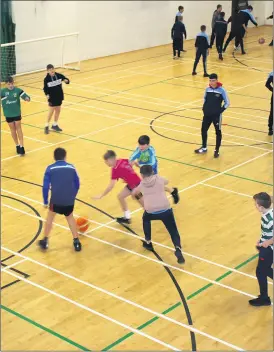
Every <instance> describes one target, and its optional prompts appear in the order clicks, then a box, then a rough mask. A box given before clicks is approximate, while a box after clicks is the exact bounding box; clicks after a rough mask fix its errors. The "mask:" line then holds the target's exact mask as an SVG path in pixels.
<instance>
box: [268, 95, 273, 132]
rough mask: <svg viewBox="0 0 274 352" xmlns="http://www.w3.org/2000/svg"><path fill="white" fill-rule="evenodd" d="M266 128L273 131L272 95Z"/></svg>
mask: <svg viewBox="0 0 274 352" xmlns="http://www.w3.org/2000/svg"><path fill="white" fill-rule="evenodd" d="M268 128H269V130H270V131H273V94H272V96H271V101H270V113H269V118H268Z"/></svg>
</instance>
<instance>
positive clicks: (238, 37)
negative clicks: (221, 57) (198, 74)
mask: <svg viewBox="0 0 274 352" xmlns="http://www.w3.org/2000/svg"><path fill="white" fill-rule="evenodd" d="M241 33H242V32H241V31H237V32H230V34H229V37H228V38H227V40H226V42H225V46H224V50H223V51H226V48H227V47H228V44H229V43H230V42H231V40H232V39H234V38H236V42H238V43H239V44H240V46H241V50H242V53H243V52H244V42H243V37H242V34H241Z"/></svg>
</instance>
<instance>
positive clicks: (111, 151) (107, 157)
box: [103, 150, 116, 160]
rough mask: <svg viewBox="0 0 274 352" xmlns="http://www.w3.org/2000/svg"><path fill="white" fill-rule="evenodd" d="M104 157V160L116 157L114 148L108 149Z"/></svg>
mask: <svg viewBox="0 0 274 352" xmlns="http://www.w3.org/2000/svg"><path fill="white" fill-rule="evenodd" d="M103 158H104V160H108V159H112V158H116V153H115V152H114V151H113V150H108V151H107V152H106V153H105V154H104V156H103Z"/></svg>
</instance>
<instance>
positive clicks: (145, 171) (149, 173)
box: [140, 165, 153, 177]
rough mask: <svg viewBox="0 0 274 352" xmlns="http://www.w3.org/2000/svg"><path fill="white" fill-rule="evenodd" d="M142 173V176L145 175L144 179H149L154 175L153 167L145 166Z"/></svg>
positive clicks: (141, 169)
mask: <svg viewBox="0 0 274 352" xmlns="http://www.w3.org/2000/svg"><path fill="white" fill-rule="evenodd" d="M140 173H141V175H143V176H144V177H149V176H152V175H153V169H152V166H151V165H143V166H141V168H140Z"/></svg>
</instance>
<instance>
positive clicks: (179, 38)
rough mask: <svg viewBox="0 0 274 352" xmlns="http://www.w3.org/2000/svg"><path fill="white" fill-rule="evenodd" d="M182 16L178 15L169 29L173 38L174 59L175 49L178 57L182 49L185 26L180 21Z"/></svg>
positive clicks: (174, 55) (174, 57)
mask: <svg viewBox="0 0 274 352" xmlns="http://www.w3.org/2000/svg"><path fill="white" fill-rule="evenodd" d="M182 20H183V17H182V16H179V17H178V21H177V22H175V23H174V25H173V27H172V29H171V38H172V40H173V59H176V51H177V52H178V58H179V57H180V52H181V51H183V52H185V50H184V36H185V39H186V28H185V25H184V24H183V22H182Z"/></svg>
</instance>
